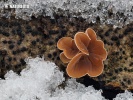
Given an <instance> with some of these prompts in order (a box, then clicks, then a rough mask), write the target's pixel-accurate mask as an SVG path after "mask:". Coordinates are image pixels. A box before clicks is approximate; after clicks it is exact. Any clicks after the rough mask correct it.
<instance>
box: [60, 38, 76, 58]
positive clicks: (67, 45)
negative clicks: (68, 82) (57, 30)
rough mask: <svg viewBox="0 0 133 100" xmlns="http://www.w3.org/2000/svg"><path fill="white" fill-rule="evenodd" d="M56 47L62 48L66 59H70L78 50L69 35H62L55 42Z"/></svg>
mask: <svg viewBox="0 0 133 100" xmlns="http://www.w3.org/2000/svg"><path fill="white" fill-rule="evenodd" d="M57 47H58V48H59V49H60V50H63V53H64V55H65V56H66V57H67V58H68V59H72V58H73V57H74V56H75V55H76V54H77V53H78V52H79V50H78V48H77V47H76V45H75V42H74V40H73V39H72V38H71V37H63V38H61V39H59V41H58V42H57Z"/></svg>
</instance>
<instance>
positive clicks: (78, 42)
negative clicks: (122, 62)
mask: <svg viewBox="0 0 133 100" xmlns="http://www.w3.org/2000/svg"><path fill="white" fill-rule="evenodd" d="M57 47H58V48H59V49H60V50H63V52H62V53H61V54H60V59H61V60H62V62H63V63H68V65H67V68H66V72H67V74H68V75H69V76H70V77H73V78H80V77H82V76H85V75H86V74H88V75H89V76H90V77H97V76H99V75H100V74H101V73H102V72H103V69H104V65H103V61H104V60H105V59H106V58H107V51H106V50H105V48H104V43H103V42H102V41H101V40H97V36H96V33H95V31H94V30H93V29H91V28H88V29H87V30H86V31H85V33H84V32H77V33H76V34H75V36H74V39H72V38H71V37H62V38H61V39H59V41H58V43H57Z"/></svg>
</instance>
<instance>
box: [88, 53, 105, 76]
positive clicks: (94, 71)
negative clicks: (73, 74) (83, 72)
mask: <svg viewBox="0 0 133 100" xmlns="http://www.w3.org/2000/svg"><path fill="white" fill-rule="evenodd" d="M88 59H89V60H90V62H91V64H92V67H89V70H88V75H89V76H91V77H97V76H99V75H100V74H101V73H102V72H103V69H104V65H103V61H102V60H100V59H98V57H97V55H93V54H90V55H89V57H88Z"/></svg>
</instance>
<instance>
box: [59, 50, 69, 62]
mask: <svg viewBox="0 0 133 100" xmlns="http://www.w3.org/2000/svg"><path fill="white" fill-rule="evenodd" d="M60 59H61V61H62V62H63V63H68V62H69V61H70V59H68V58H67V57H66V56H65V55H64V53H63V52H62V53H61V54H60Z"/></svg>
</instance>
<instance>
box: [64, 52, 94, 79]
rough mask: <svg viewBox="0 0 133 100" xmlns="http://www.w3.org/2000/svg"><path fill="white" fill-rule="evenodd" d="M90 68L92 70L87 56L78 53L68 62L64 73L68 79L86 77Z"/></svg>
mask: <svg viewBox="0 0 133 100" xmlns="http://www.w3.org/2000/svg"><path fill="white" fill-rule="evenodd" d="M90 68H92V65H91V62H90V61H89V59H88V56H87V55H86V54H83V53H79V54H77V55H76V56H75V57H73V58H72V60H71V61H70V62H69V64H68V66H67V69H66V71H67V74H68V75H69V76H70V77H73V78H80V77H82V76H84V75H86V74H87V73H88V70H89V69H90Z"/></svg>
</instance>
